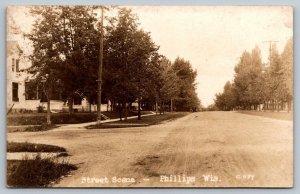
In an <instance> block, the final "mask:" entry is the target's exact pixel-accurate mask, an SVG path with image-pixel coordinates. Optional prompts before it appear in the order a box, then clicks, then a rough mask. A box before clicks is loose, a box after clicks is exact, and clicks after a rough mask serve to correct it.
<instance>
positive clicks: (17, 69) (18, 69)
mask: <svg viewBox="0 0 300 194" xmlns="http://www.w3.org/2000/svg"><path fill="white" fill-rule="evenodd" d="M19 62H20V60H19V59H17V60H16V72H19V71H20V68H19Z"/></svg>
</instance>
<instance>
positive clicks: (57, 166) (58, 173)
mask: <svg viewBox="0 0 300 194" xmlns="http://www.w3.org/2000/svg"><path fill="white" fill-rule="evenodd" d="M7 152H10V153H11V152H62V153H61V155H58V157H65V156H68V154H67V152H66V149H65V148H62V147H59V146H53V145H45V144H33V143H27V142H25V143H15V142H7ZM76 169H77V167H76V166H75V165H73V164H69V163H68V162H66V161H65V160H62V161H60V162H59V161H58V158H55V157H48V158H41V156H40V155H39V154H38V155H37V156H36V157H35V158H33V159H24V160H7V185H8V186H10V187H47V186H49V185H51V184H53V183H55V182H57V181H58V180H59V179H60V178H61V177H62V176H64V175H67V174H69V173H70V171H72V170H76Z"/></svg>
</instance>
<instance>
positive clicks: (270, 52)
mask: <svg viewBox="0 0 300 194" xmlns="http://www.w3.org/2000/svg"><path fill="white" fill-rule="evenodd" d="M262 42H264V43H269V44H270V48H269V66H270V67H271V65H272V64H271V63H272V56H271V55H272V44H273V43H276V42H279V41H277V40H268V41H262ZM271 102H272V104H271V105H272V111H274V100H272V101H271ZM267 103H268V104H269V102H267ZM268 107H269V105H268Z"/></svg>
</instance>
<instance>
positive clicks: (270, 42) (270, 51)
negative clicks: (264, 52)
mask: <svg viewBox="0 0 300 194" xmlns="http://www.w3.org/2000/svg"><path fill="white" fill-rule="evenodd" d="M262 42H264V43H269V44H270V48H269V65H270V66H271V62H272V59H271V54H272V44H273V43H276V42H279V41H277V40H268V41H262Z"/></svg>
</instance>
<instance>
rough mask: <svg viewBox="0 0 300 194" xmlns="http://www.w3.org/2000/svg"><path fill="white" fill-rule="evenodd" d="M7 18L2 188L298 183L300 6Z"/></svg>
mask: <svg viewBox="0 0 300 194" xmlns="http://www.w3.org/2000/svg"><path fill="white" fill-rule="evenodd" d="M6 17H7V18H6V22H7V25H6V26H7V28H6V30H7V34H6V35H7V36H6V38H7V39H6V73H7V74H6V92H7V94H6V185H7V187H10V188H185V187H187V188H291V187H293V176H294V173H293V165H294V164H293V111H294V92H293V91H294V89H293V84H294V83H293V82H294V81H293V69H294V68H293V7H292V6H280V5H276V6H117V5H111V6H108V5H105V6H104V5H84V6H79V5H76V6H75V5H61V6H60V5H53V6H50V5H28V6H24V5H22V6H21V5H10V6H7V10H6Z"/></svg>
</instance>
